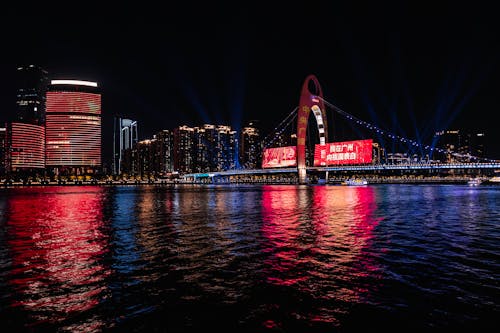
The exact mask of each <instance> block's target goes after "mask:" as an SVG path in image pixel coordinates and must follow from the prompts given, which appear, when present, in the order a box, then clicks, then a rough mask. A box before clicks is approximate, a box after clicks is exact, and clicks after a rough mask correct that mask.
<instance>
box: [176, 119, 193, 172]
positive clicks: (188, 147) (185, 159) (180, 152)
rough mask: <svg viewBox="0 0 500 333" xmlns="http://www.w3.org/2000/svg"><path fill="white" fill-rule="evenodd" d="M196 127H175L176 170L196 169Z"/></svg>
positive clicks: (188, 170)
mask: <svg viewBox="0 0 500 333" xmlns="http://www.w3.org/2000/svg"><path fill="white" fill-rule="evenodd" d="M193 143H194V128H192V127H188V126H179V127H177V128H175V129H174V171H178V172H180V173H189V172H193V170H194V164H193V163H194V152H193Z"/></svg>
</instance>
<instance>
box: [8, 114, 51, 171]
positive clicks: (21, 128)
mask: <svg viewBox="0 0 500 333" xmlns="http://www.w3.org/2000/svg"><path fill="white" fill-rule="evenodd" d="M5 140H6V147H8V148H9V151H10V154H9V155H8V156H7V159H6V163H5V164H6V169H7V170H8V171H12V172H15V171H30V170H34V169H43V168H45V156H44V155H45V127H43V126H40V125H33V124H24V123H9V124H7V131H6V139H5Z"/></svg>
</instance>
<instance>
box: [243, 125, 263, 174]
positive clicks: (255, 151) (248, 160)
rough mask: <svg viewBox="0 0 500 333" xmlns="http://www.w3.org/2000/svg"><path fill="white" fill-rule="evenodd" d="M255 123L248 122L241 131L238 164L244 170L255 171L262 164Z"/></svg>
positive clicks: (258, 131) (258, 132)
mask: <svg viewBox="0 0 500 333" xmlns="http://www.w3.org/2000/svg"><path fill="white" fill-rule="evenodd" d="M257 124H258V123H257V121H255V120H252V121H249V122H248V123H247V124H246V126H244V127H243V129H242V130H241V136H240V142H239V150H240V151H239V158H240V164H241V166H242V167H244V168H245V169H256V168H258V167H259V166H260V165H261V164H262V147H261V137H260V130H259V128H258V126H257Z"/></svg>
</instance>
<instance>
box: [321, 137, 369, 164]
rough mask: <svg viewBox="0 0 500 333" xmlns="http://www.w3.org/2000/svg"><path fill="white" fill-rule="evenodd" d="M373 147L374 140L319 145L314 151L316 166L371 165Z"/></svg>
mask: <svg viewBox="0 0 500 333" xmlns="http://www.w3.org/2000/svg"><path fill="white" fill-rule="evenodd" d="M372 147H373V140H372V139H367V140H356V141H343V142H331V143H327V144H325V145H320V144H317V145H316V146H315V149H314V166H327V165H339V164H367V163H371V162H372Z"/></svg>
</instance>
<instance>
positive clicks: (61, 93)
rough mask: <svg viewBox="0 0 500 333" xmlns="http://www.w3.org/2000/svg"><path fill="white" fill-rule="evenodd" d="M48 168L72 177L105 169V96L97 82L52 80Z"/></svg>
mask: <svg viewBox="0 0 500 333" xmlns="http://www.w3.org/2000/svg"><path fill="white" fill-rule="evenodd" d="M46 165H47V167H51V168H54V169H57V170H58V171H61V170H66V171H67V172H68V173H70V174H78V173H79V172H80V173H92V172H95V171H96V169H97V168H99V167H100V166H101V94H100V93H99V92H98V89H97V83H95V82H89V81H78V80H52V81H51V85H50V86H49V91H48V92H47V108H46Z"/></svg>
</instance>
